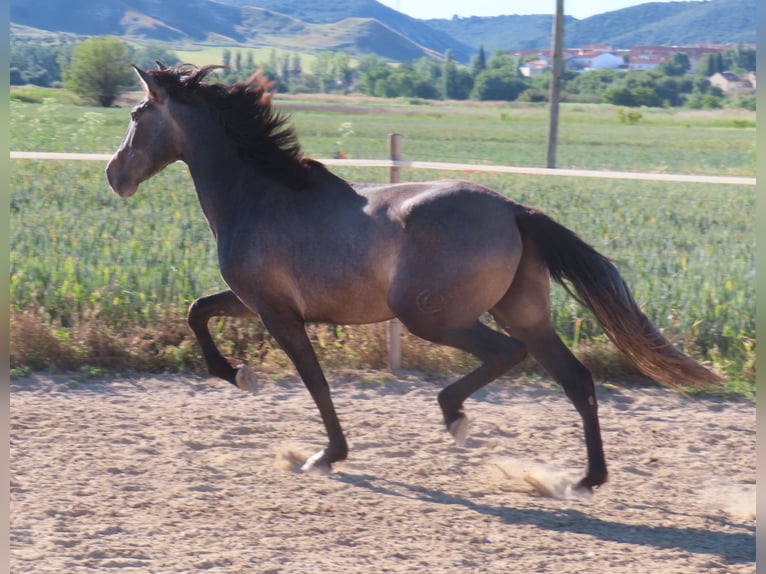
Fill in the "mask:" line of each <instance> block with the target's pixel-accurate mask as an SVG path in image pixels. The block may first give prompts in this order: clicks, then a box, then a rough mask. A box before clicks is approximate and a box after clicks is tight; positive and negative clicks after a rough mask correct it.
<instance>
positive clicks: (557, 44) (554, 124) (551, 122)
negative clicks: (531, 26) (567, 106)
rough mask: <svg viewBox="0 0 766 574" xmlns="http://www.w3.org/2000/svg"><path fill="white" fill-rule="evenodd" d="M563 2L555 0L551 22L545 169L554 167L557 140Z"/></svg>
mask: <svg viewBox="0 0 766 574" xmlns="http://www.w3.org/2000/svg"><path fill="white" fill-rule="evenodd" d="M563 46H564V0H556V17H555V19H554V20H553V43H552V50H551V51H552V52H553V53H552V57H553V67H552V68H551V81H550V86H549V91H548V102H549V104H550V115H549V119H548V151H547V154H546V157H545V167H547V168H551V169H552V168H555V167H556V145H557V144H558V139H559V95H560V93H561V74H562V72H563V69H564V55H563Z"/></svg>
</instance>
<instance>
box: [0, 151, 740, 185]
mask: <svg viewBox="0 0 766 574" xmlns="http://www.w3.org/2000/svg"><path fill="white" fill-rule="evenodd" d="M111 157H112V154H105V153H62V152H27V151H12V152H11V159H35V160H64V161H70V160H81V161H109V159H110V158H111ZM317 161H321V162H322V163H323V164H325V165H335V166H346V167H388V168H411V169H433V170H438V171H462V172H485V173H513V174H522V175H544V176H555V177H592V178H600V179H633V180H650V181H668V182H678V183H708V184H718V185H755V178H754V177H735V176H720V175H686V174H673V173H638V172H632V171H596V170H583V169H550V168H545V167H513V166H507V165H487V164H474V163H442V162H437V161H409V160H391V159H319V160H317Z"/></svg>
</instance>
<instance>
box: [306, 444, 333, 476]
mask: <svg viewBox="0 0 766 574" xmlns="http://www.w3.org/2000/svg"><path fill="white" fill-rule="evenodd" d="M324 455H325V452H324V450H320V451H319V452H317V453H315V454H312V455H311V456H310V457H308V459H306V462H304V463H303V466H302V467H301V472H315V473H317V474H322V475H327V474H330V472H331V471H332V468H331V467H330V463H329V462H327V461H326V460H325V459H324Z"/></svg>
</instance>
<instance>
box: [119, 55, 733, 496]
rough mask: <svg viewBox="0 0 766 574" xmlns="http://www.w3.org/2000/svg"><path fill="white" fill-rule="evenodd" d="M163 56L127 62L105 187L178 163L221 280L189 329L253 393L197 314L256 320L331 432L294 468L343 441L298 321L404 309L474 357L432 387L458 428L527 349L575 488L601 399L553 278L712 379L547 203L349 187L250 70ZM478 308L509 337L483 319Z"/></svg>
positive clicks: (681, 381) (703, 380)
mask: <svg viewBox="0 0 766 574" xmlns="http://www.w3.org/2000/svg"><path fill="white" fill-rule="evenodd" d="M159 67H160V69H158V70H151V71H148V72H145V71H142V70H139V69H138V68H136V72H137V74H138V76H139V78H140V80H141V83H142V85H143V88H144V90H145V97H144V99H143V100H142V101H141V102H140V103H139V104H138V105H137V106H136V107H135V108H134V109H133V110H132V112H131V121H130V125H129V127H128V132H127V135H126V136H125V139H124V141H123V142H122V144H121V146H120V148H119V149H118V150H117V152H116V153H115V155H114V157H113V158H112V159H111V161H110V162H109V165H108V167H107V169H106V172H107V177H108V180H109V184H110V185H111V187H112V189H114V191H116V192H117V193H118V194H119V195H120V196H122V197H129V196H131V195H133V194H134V193H135V192H136V189H137V188H138V186H139V184H140V183H141V182H143V181H145V180H147V179H148V178H150V177H152V176H153V175H154V174H156V173H158V172H159V171H161V170H162V169H163V168H164V167H166V166H167V165H169V164H170V163H173V162H175V161H177V160H180V161H183V162H185V163H186V164H187V166H188V168H189V171H190V173H191V176H192V179H193V181H194V186H195V188H196V191H197V195H198V197H199V201H200V204H201V206H202V210H203V212H204V214H205V217H206V218H207V221H208V223H209V225H210V229H211V230H212V232H213V236H214V237H215V240H216V244H217V247H218V261H219V266H220V271H221V275H222V277H223V279H224V280H225V282H226V284H227V285H228V287H229V289H228V290H226V291H222V292H220V293H215V294H213V295H209V296H206V297H201V298H200V299H198V300H196V301H195V302H194V303H193V304H192V306H191V308H190V309H189V315H188V321H189V324H190V326H191V328H192V330H193V331H194V333H195V335H196V337H197V339H198V341H199V343H200V346H201V348H202V352H203V354H204V357H205V361H206V363H207V366H208V369H209V371H210V373H211V374H212V375H215V376H218V377H221V378H223V379H225V380H227V381H229V382H230V383H233V384H235V385H237V386H239V387H242V388H245V389H251V388H253V385H254V378H253V376H252V373H251V371H250V370H249V369H248V368H247V367H246V366H239V367H233V366H232V365H231V364H229V362H228V361H227V360H226V359H225V358H224V357H223V356H222V355H221V353H220V352H219V351H218V349H217V348H216V346H215V344H214V342H213V339H212V337H211V335H210V331H209V330H208V326H207V325H208V321H209V319H210V318H212V317H216V316H228V317H256V316H259V317H260V318H261V320H262V321H263V324H264V325H265V326H266V328H267V329H268V330H269V332H270V333H271V334H272V335H273V337H274V338H275V339H276V341H277V342H278V343H279V344H280V345H281V347H282V349H284V351H285V353H287V355H288V356H289V357H290V359H291V360H292V362H293V363H294V364H295V367H296V369H297V370H298V373H299V374H300V376H301V378H302V379H303V381H304V383H305V384H306V387H307V388H308V390H309V392H310V393H311V396H312V397H313V399H314V401H315V402H316V405H317V407H318V409H319V412H320V413H321V416H322V420H323V421H324V425H325V428H326V431H327V434H328V437H329V444H328V445H327V447H326V448H324V449H323V450H320V451H319V452H318V453H316V454H315V455H314V456H312V457H310V458H309V459H308V460H307V461H306V463H305V465H304V470H308V469H310V468H312V467H316V468H319V469H323V470H325V471H329V469H330V467H331V464H332V463H334V462H337V461H341V460H344V459H345V458H346V456H347V454H348V446H347V443H346V439H345V437H344V435H343V431H342V429H341V425H340V422H339V421H338V417H337V415H336V413H335V408H334V406H333V403H332V400H331V397H330V390H329V387H328V384H327V381H326V379H325V376H324V374H323V372H322V369H321V367H320V365H319V362H318V361H317V357H316V355H315V353H314V350H313V348H312V346H311V344H310V342H309V339H308V336H307V335H306V330H305V325H306V323H308V322H328V323H334V324H360V323H374V322H379V321H385V320H387V319H391V318H393V317H398V318H399V319H400V320H401V322H402V323H403V324H404V325H405V326H406V327H407V329H409V331H410V332H412V333H414V334H415V335H417V336H419V337H422V338H423V339H426V340H428V341H432V342H434V343H438V344H441V345H449V346H451V347H456V348H458V349H462V350H464V351H467V352H469V353H472V354H473V355H475V356H476V357H478V358H479V359H480V361H481V366H479V367H478V368H477V369H476V370H474V371H473V372H471V373H468V374H467V375H465V376H464V377H462V378H461V379H460V380H458V381H457V382H455V383H452V384H450V385H448V386H447V387H445V388H444V389H443V390H442V391H441V392H440V393H439V396H438V400H439V406H440V407H441V410H442V413H443V415H444V422H445V424H446V426H447V429H448V430H449V432H450V433H452V435H453V436H455V437H456V438H459V437H461V435H463V434H464V433H465V429H466V420H467V419H466V417H465V413H464V409H463V403H464V402H465V400H466V399H467V398H468V397H469V396H470V395H471V394H472V393H473V392H475V391H476V390H478V389H480V388H481V387H483V386H484V385H486V384H488V383H489V382H491V381H493V380H494V379H496V378H497V377H499V376H500V375H502V374H503V373H505V372H507V371H508V370H509V369H510V368H511V367H513V366H514V365H515V364H517V363H518V362H519V361H521V360H522V359H523V358H524V357H525V356H526V355H527V353H529V354H531V355H532V356H533V357H534V358H535V359H536V360H537V361H538V362H539V363H540V364H541V365H543V367H545V369H546V370H547V371H548V372H549V373H550V375H551V376H552V377H553V378H554V379H555V380H556V381H557V382H558V383H559V384H560V385H561V386H562V387H563V389H564V391H565V392H566V394H567V396H568V397H569V398H570V399H571V401H572V403H573V404H574V406H575V408H576V409H577V411H578V412H579V413H580V415H581V417H582V420H583V425H584V430H585V442H586V447H587V454H588V467H587V472H586V474H585V477H584V478H582V480H580V482H579V483H578V485H577V486H578V487H579V488H583V489H592V488H593V487H595V486H598V485H601V484H603V483H604V482H605V481H606V480H607V468H606V462H605V459H604V452H603V446H602V441H601V432H600V429H599V421H598V414H597V402H596V396H595V392H594V385H593V380H592V377H591V374H590V373H589V372H588V370H587V369H586V368H585V367H584V366H583V365H582V364H581V363H580V362H579V361H578V360H577V359H576V358H575V357H574V356H573V355H572V353H571V352H570V351H569V349H568V348H567V347H566V346H565V345H564V344H563V342H562V341H561V339H560V338H559V336H558V335H557V334H556V332H555V331H554V330H553V328H552V326H551V320H550V291H549V289H550V284H549V283H550V277H553V279H554V280H556V281H558V282H559V283H561V284H562V285H564V286H565V287H566V288H567V289H568V290H570V293H572V295H573V296H574V297H576V298H577V299H578V300H579V301H580V302H581V303H582V304H583V305H585V306H586V307H587V308H588V309H590V310H591V311H592V312H593V314H594V315H595V316H596V318H597V319H598V321H599V323H600V324H601V325H602V327H603V329H604V331H605V332H606V333H607V335H608V336H609V337H610V339H611V340H612V341H613V342H614V344H615V345H616V346H617V347H618V348H619V349H620V350H621V351H623V352H624V353H625V354H626V355H627V356H628V357H629V358H630V359H631V360H632V361H633V362H634V364H635V365H636V366H637V367H638V368H639V369H640V370H641V371H642V372H644V373H645V374H646V375H648V376H649V377H651V378H653V379H655V380H656V381H658V382H660V383H663V384H666V385H669V386H675V387H677V386H678V385H689V386H705V385H710V384H715V383H717V382H718V381H719V379H718V377H717V375H715V374H714V373H712V372H711V371H709V370H708V369H706V368H704V367H702V366H700V365H699V364H697V363H696V362H694V361H693V360H691V359H690V358H688V357H687V356H686V355H684V354H683V353H681V352H679V351H678V350H676V349H675V348H674V347H673V346H672V345H671V344H670V343H669V342H668V341H667V340H666V339H665V338H664V337H663V336H662V335H661V334H660V333H659V332H658V331H657V329H656V328H655V327H654V326H653V325H652V324H651V322H650V321H649V320H648V319H647V317H646V316H645V315H644V314H643V313H642V312H641V310H640V309H639V307H638V305H637V304H636V302H635V300H634V299H633V297H632V296H631V294H630V292H629V290H628V288H627V286H626V284H625V282H624V281H623V279H622V277H621V276H620V274H619V273H618V271H617V269H616V268H615V267H614V265H613V264H612V263H611V262H610V261H609V259H607V258H606V257H604V256H602V255H601V254H599V253H598V252H597V251H596V250H594V249H593V248H592V247H590V246H589V245H588V244H586V243H585V242H583V241H582V240H581V239H580V238H579V237H578V236H577V235H576V234H575V233H573V232H572V231H570V230H568V229H566V228H565V227H563V226H562V225H560V224H558V223H556V222H555V221H553V220H552V219H550V218H549V217H548V216H546V215H545V214H543V213H541V212H540V211H537V210H534V209H530V208H528V207H524V206H522V205H519V204H517V203H514V202H513V201H511V200H509V199H507V198H506V197H504V196H502V195H500V194H498V193H496V192H494V191H492V190H490V189H487V188H485V187H482V186H480V185H477V184H474V183H470V182H465V181H435V182H428V183H402V184H379V185H354V184H350V183H348V182H346V181H344V180H343V179H341V178H339V177H337V176H335V175H334V174H332V173H331V172H330V171H328V170H327V169H326V168H325V167H324V166H323V165H322V164H321V163H319V162H316V161H313V160H310V159H305V158H304V157H303V156H302V154H301V151H300V147H299V145H298V142H297V138H296V136H295V133H294V131H293V130H292V129H291V128H290V126H289V124H288V123H287V122H288V119H287V118H286V117H285V116H283V115H281V114H280V113H278V112H277V111H276V110H275V109H274V107H273V106H272V102H271V93H270V84H269V83H268V82H265V81H263V80H262V79H261V78H260V77H259V76H258V75H257V74H256V75H255V76H253V77H252V78H250V80H248V81H247V82H242V83H238V84H235V85H232V86H225V85H221V84H216V83H210V82H207V81H206V77H207V76H208V75H209V73H210V72H211V71H212V70H213V69H214V68H216V66H206V67H202V68H197V67H193V66H180V67H175V68H167V69H166V68H164V67H162V66H161V65H160V66H159ZM485 313H490V314H491V315H492V317H494V319H495V320H496V321H497V323H498V324H499V325H500V326H502V328H503V329H504V330H505V331H506V333H501V332H499V331H496V330H493V329H491V328H490V327H488V326H486V325H485V324H484V323H482V322H481V321H480V317H481V316H482V315H483V314H485Z"/></svg>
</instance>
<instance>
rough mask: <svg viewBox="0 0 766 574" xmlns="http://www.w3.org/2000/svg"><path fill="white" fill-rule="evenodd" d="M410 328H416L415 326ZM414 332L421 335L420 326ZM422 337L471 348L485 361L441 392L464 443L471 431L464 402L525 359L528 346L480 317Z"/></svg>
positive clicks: (448, 420) (450, 426) (452, 427)
mask: <svg viewBox="0 0 766 574" xmlns="http://www.w3.org/2000/svg"><path fill="white" fill-rule="evenodd" d="M410 329H411V330H412V327H410ZM413 332H414V333H415V334H416V335H417V334H418V329H417V327H415V330H414V331H413ZM419 336H422V337H423V338H425V339H428V340H431V341H433V342H435V343H439V344H441V345H448V346H450V347H455V348H458V349H461V350H463V351H467V352H469V353H471V354H472V355H474V356H476V357H478V358H479V359H480V360H481V362H482V364H481V366H479V367H478V368H477V369H475V370H474V371H471V372H470V373H468V374H467V375H465V376H464V377H463V378H461V379H459V380H458V381H456V382H454V383H452V384H451V385H449V386H447V387H445V388H444V389H443V390H442V391H441V392H440V393H439V406H440V407H441V410H442V414H443V415H444V424H445V425H446V426H447V430H449V432H450V433H451V434H452V436H453V437H454V438H455V440H456V442H457V443H458V444H462V442H463V441H464V440H465V434H466V431H467V419H466V416H465V412H464V410H463V403H464V402H465V400H466V399H467V398H468V397H469V396H470V395H471V394H473V393H474V392H476V391H477V390H479V389H480V388H482V387H483V386H485V385H487V384H488V383H491V382H492V381H494V380H495V379H496V378H497V377H499V376H500V375H502V374H503V373H505V372H507V371H508V370H509V369H510V368H511V367H513V366H514V365H515V364H516V363H518V362H519V361H521V360H522V359H523V358H524V357H525V356H526V348H525V346H524V344H523V343H522V342H521V341H519V340H517V339H512V338H511V337H508V336H507V335H505V334H503V333H499V332H497V331H494V330H493V329H490V328H489V327H487V326H486V325H484V324H482V323H481V322H479V321H478V320H476V321H474V322H473V324H472V325H470V326H469V327H463V328H453V329H449V330H446V331H444V332H443V333H440V334H438V335H434V334H430V333H422V334H420V335H419Z"/></svg>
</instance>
